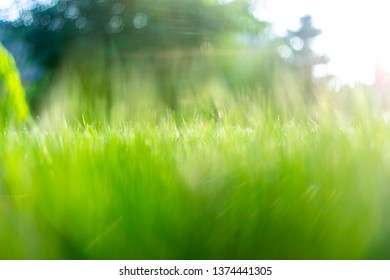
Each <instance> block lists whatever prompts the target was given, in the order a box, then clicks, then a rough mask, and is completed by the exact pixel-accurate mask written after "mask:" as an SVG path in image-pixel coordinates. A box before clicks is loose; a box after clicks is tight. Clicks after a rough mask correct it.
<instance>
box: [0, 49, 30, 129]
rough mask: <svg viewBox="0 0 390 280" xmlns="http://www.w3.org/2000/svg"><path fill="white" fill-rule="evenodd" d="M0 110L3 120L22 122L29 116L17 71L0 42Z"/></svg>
mask: <svg viewBox="0 0 390 280" xmlns="http://www.w3.org/2000/svg"><path fill="white" fill-rule="evenodd" d="M0 82H1V93H0V110H1V119H2V121H5V122H13V121H16V122H24V121H26V120H27V118H28V116H29V114H30V113H29V108H28V105H27V103H26V100H25V93H24V89H23V86H22V83H21V81H20V76H19V71H18V69H17V67H16V64H15V61H14V59H13V57H12V55H11V54H10V53H9V52H8V51H7V50H6V49H5V48H4V46H3V45H1V44H0Z"/></svg>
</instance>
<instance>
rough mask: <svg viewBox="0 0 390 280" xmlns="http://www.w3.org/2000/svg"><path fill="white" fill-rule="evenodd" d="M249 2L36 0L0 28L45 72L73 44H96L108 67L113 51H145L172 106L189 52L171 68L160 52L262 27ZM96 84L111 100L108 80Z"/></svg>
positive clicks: (87, 47)
mask: <svg viewBox="0 0 390 280" xmlns="http://www.w3.org/2000/svg"><path fill="white" fill-rule="evenodd" d="M250 4H251V1H248V0H236V1H232V2H230V3H228V4H221V3H220V1H217V0H164V1H161V0H128V1H122V0H59V1H57V2H56V4H55V5H52V6H47V5H43V4H37V5H36V6H35V7H34V8H33V9H32V10H27V11H24V12H22V14H21V17H20V19H19V20H18V21H16V22H11V23H10V22H3V23H2V24H1V28H2V29H3V30H4V32H5V33H6V36H4V41H5V44H7V43H10V42H11V41H14V40H18V39H22V40H23V41H24V42H25V43H26V45H27V46H28V47H29V49H30V53H31V60H32V61H34V62H35V63H36V64H37V65H40V66H41V67H42V68H43V69H44V71H45V73H51V72H52V71H55V70H56V69H57V68H58V67H59V65H60V63H61V61H62V60H63V54H64V53H65V52H66V51H67V50H68V49H69V48H71V47H74V46H76V47H77V48H78V50H79V52H80V53H85V54H86V55H85V56H86V57H89V58H91V57H92V54H93V52H94V50H96V49H97V48H99V50H100V51H101V54H102V55H103V56H104V61H105V64H106V65H105V67H104V68H105V69H106V70H107V71H109V69H110V64H111V62H112V57H113V55H116V56H118V55H119V56H122V57H120V59H119V60H120V61H124V58H126V57H128V55H129V54H132V53H137V52H143V53H148V54H150V60H149V63H154V69H155V71H156V77H157V79H158V82H159V84H160V87H159V88H160V90H161V95H162V96H167V98H165V100H168V101H167V104H168V106H170V107H171V108H172V109H175V107H176V101H175V100H176V95H177V90H176V89H175V87H176V85H175V83H174V81H173V79H174V78H175V76H176V75H177V73H181V72H182V71H186V64H188V61H185V59H190V58H189V57H190V56H186V58H185V59H182V60H183V61H182V62H180V65H179V66H178V65H177V63H176V64H175V67H172V65H170V63H169V59H165V60H164V59H163V61H162V62H161V59H160V58H161V55H160V54H161V53H163V52H165V53H167V52H166V51H167V50H175V49H186V50H191V49H199V48H200V46H201V45H202V44H204V43H205V42H206V43H210V44H213V45H217V44H218V42H219V41H220V40H221V38H227V37H229V36H232V37H233V36H234V34H239V33H243V32H247V31H248V30H249V31H251V32H261V30H262V28H264V24H263V23H261V22H259V21H258V20H256V19H255V17H254V16H253V15H252V14H251V12H250V10H249V6H250ZM182 58H183V57H182ZM92 60H93V59H92ZM85 64H87V63H85ZM87 68H88V67H87ZM89 68H92V69H93V67H89ZM179 68H180V69H179ZM84 76H86V75H84ZM105 77H108V75H105ZM84 82H86V83H89V85H87V86H85V87H86V88H89V87H92V86H91V82H88V81H87V80H85V81H84ZM93 83H95V82H92V84H93ZM99 83H101V85H100V86H99V87H95V89H94V90H93V91H94V92H95V93H96V94H101V95H106V96H107V97H108V99H110V96H111V94H110V90H109V89H110V86H109V83H110V81H106V82H101V81H99ZM99 92H100V93H99Z"/></svg>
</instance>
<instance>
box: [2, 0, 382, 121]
mask: <svg viewBox="0 0 390 280" xmlns="http://www.w3.org/2000/svg"><path fill="white" fill-rule="evenodd" d="M376 2H378V3H379V1H374V2H373V3H371V4H370V7H367V3H366V2H365V1H357V2H356V1H344V2H343V4H340V3H336V2H335V1H316V3H315V4H313V3H312V2H310V1H305V0H300V1H294V2H293V3H292V2H291V1H290V2H289V1H283V0H274V1H267V0H142V1H141V0H30V1H26V0H3V1H1V4H0V19H1V22H0V40H1V42H2V43H3V44H4V45H5V46H6V48H7V49H8V50H9V51H10V52H12V54H13V55H14V56H15V59H16V62H17V65H18V67H19V69H20V71H21V76H22V79H23V84H24V86H25V88H26V91H27V99H28V102H29V104H30V107H31V109H32V112H33V115H34V116H40V117H41V118H44V116H45V114H46V113H48V115H50V116H51V117H50V118H52V116H53V113H55V115H57V116H59V117H64V116H65V117H66V118H68V117H69V118H71V119H76V120H80V119H83V121H86V122H89V121H94V120H96V119H123V118H136V117H139V116H142V117H150V118H152V119H153V118H158V117H159V116H160V114H161V115H163V114H165V113H166V110H169V111H171V112H175V113H180V115H193V114H197V115H202V114H203V115H207V117H210V118H214V119H220V118H221V117H223V115H224V114H226V111H229V109H230V108H229V105H228V103H229V101H228V100H231V99H232V98H233V99H237V98H238V97H240V98H241V97H242V96H245V97H246V98H251V100H252V101H253V100H254V99H255V100H256V102H261V103H262V104H266V106H267V108H270V107H272V110H273V111H275V112H277V114H281V112H283V114H296V113H297V112H302V111H307V110H311V109H310V108H313V106H319V104H321V100H323V99H324V98H327V99H329V95H332V94H333V95H334V93H340V94H338V95H337V96H336V97H334V96H333V95H332V96H331V98H335V99H337V102H339V103H340V100H341V103H346V104H348V103H349V100H348V98H349V97H348V95H349V94H348V92H351V91H355V90H356V88H359V90H360V91H364V92H368V94H369V95H370V98H372V99H374V101H373V102H376V103H377V104H380V106H381V107H387V103H388V101H387V99H388V98H387V97H386V90H387V89H388V87H389V84H390V78H389V75H388V74H387V71H388V70H387V69H388V68H389V67H388V66H389V65H390V63H386V61H387V59H386V56H387V55H386V51H384V50H385V49H386V46H387V45H389V44H388V43H387V40H386V39H385V36H381V34H382V31H383V30H385V29H384V28H385V26H386V25H385V24H384V22H382V23H378V21H377V20H378V19H384V18H385V15H383V17H381V16H380V15H381V14H383V13H379V11H380V10H381V9H380V7H379V6H378V5H379V4H378V3H376ZM374 8H375V9H377V10H376V11H374ZM377 12H378V13H377ZM381 30H382V31H381ZM308 108H309V109H308Z"/></svg>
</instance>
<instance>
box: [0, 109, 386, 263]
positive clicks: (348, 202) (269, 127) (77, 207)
mask: <svg viewBox="0 0 390 280" xmlns="http://www.w3.org/2000/svg"><path fill="white" fill-rule="evenodd" d="M389 171H390V123H388V122H387V120H386V118H384V117H369V118H360V117H356V118H354V117H353V118H350V119H348V121H346V119H344V120H343V121H342V120H340V119H339V118H324V119H315V118H311V117H307V118H299V119H298V118H297V119H294V118H290V119H288V118H279V117H277V116H274V115H271V114H266V113H261V114H258V116H257V117H256V118H254V119H253V120H252V121H250V122H244V121H237V120H236V119H235V118H233V117H232V118H230V117H229V116H225V117H224V118H222V119H220V120H214V119H211V118H196V117H194V118H187V119H186V120H182V119H180V120H179V118H177V116H172V115H169V114H167V116H165V117H164V118H160V119H159V121H157V122H152V121H142V120H134V121H122V122H119V121H116V122H95V123H92V124H86V123H82V122H81V123H77V122H76V123H71V124H70V123H67V122H66V120H63V121H53V122H52V123H44V122H40V121H39V120H38V121H36V122H35V123H34V124H31V125H29V126H27V127H25V128H24V127H20V126H15V127H14V126H12V125H11V126H8V127H3V128H2V131H1V134H0V259H382V258H385V259H386V258H390V250H389V249H388V248H389V246H390V241H389V239H388V236H389V233H390V222H389V221H388V219H387V216H388V214H389V213H390V208H389V203H388V200H389V198H390V196H389V195H390V189H389V182H390V172H389Z"/></svg>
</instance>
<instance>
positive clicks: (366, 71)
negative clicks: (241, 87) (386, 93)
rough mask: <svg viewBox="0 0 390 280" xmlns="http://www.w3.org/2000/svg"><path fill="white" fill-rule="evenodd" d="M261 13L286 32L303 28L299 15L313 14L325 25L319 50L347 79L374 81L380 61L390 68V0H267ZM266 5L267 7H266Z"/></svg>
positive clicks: (318, 23)
mask: <svg viewBox="0 0 390 280" xmlns="http://www.w3.org/2000/svg"><path fill="white" fill-rule="evenodd" d="M263 2H265V3H263V4H262V5H261V6H262V7H263V9H261V8H260V9H259V10H260V12H259V16H260V17H261V18H263V19H267V20H269V21H271V22H273V24H274V29H275V31H276V32H277V33H278V34H280V35H282V34H284V32H285V30H286V29H292V30H296V29H298V28H299V25H300V22H299V18H300V17H301V16H303V15H305V14H310V15H311V16H312V19H313V25H314V26H315V27H317V28H319V29H322V34H321V35H320V36H319V37H318V38H317V39H316V40H315V41H314V43H313V48H314V49H315V50H316V52H317V53H321V54H327V55H328V56H329V57H330V58H331V61H330V63H329V65H328V66H327V72H328V73H331V74H334V75H336V76H338V77H339V78H340V79H341V81H342V82H344V83H351V84H353V83H356V82H363V83H368V84H370V83H373V82H374V75H375V65H376V62H378V63H379V64H380V65H382V66H383V67H384V68H385V69H386V70H387V71H389V72H390V36H389V31H388V28H389V27H390V13H389V11H390V9H389V8H390V1H384V0H370V1H367V0H315V1H314V0H294V1H291V0H265V1H263ZM264 8H265V9H264Z"/></svg>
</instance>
